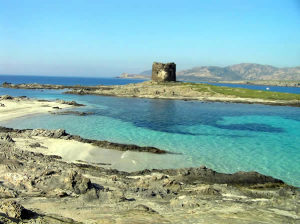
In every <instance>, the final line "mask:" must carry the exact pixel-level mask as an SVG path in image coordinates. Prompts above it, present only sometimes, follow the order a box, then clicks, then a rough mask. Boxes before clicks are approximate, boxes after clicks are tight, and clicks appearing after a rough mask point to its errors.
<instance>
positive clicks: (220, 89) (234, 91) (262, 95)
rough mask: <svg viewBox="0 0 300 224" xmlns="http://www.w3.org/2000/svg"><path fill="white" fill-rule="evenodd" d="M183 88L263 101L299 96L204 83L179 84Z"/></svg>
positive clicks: (298, 97) (297, 97)
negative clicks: (188, 87) (187, 87)
mask: <svg viewBox="0 0 300 224" xmlns="http://www.w3.org/2000/svg"><path fill="white" fill-rule="evenodd" d="M181 85H183V86H190V87H192V89H193V90H195V91H199V92H210V93H211V94H212V95H214V94H215V93H218V94H223V95H225V96H235V97H241V98H255V99H264V100H300V94H293V93H280V92H271V91H263V90H253V89H244V88H231V87H225V86H214V85H209V84H204V83H181Z"/></svg>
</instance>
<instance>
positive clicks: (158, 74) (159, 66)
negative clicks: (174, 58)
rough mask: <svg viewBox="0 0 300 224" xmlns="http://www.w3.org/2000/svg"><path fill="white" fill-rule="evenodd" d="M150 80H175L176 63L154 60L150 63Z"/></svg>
mask: <svg viewBox="0 0 300 224" xmlns="http://www.w3.org/2000/svg"><path fill="white" fill-rule="evenodd" d="M152 80H153V81H156V82H170V81H174V82H175V81H176V64H175V63H167V64H163V63H159V62H154V63H153V65H152Z"/></svg>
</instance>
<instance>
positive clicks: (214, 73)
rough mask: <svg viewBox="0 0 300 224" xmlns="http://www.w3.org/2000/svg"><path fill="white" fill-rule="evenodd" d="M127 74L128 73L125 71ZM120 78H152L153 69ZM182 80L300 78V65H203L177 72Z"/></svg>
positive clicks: (178, 77) (294, 79) (293, 79)
mask: <svg viewBox="0 0 300 224" xmlns="http://www.w3.org/2000/svg"><path fill="white" fill-rule="evenodd" d="M123 74H127V73H123ZM123 74H122V75H121V76H120V78H129V77H130V78H143V79H150V78H151V70H147V71H144V72H141V73H140V74H128V75H127V76H126V75H123ZM177 79H178V80H181V81H239V80H292V81H296V80H300V66H298V67H290V68H277V67H274V66H271V65H261V64H252V63H242V64H236V65H231V66H226V67H219V66H201V67H194V68H191V69H186V70H182V71H178V72H177Z"/></svg>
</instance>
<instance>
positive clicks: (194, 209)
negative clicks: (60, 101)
mask: <svg viewBox="0 0 300 224" xmlns="http://www.w3.org/2000/svg"><path fill="white" fill-rule="evenodd" d="M36 136H43V138H59V139H63V140H64V141H72V139H74V138H73V137H72V136H71V135H68V134H66V133H65V132H64V131H63V130H40V129H36V130H15V129H9V128H4V127H2V128H0V197H1V202H0V223H224V222H228V223H241V222H243V223H253V222H255V223H259V222H264V223H296V222H298V221H299V219H300V216H299V211H300V207H299V199H300V194H299V191H298V190H296V189H295V188H294V187H292V186H289V185H287V184H285V183H284V182H282V181H281V180H278V179H275V178H272V177H270V176H265V175H262V174H259V173H257V172H237V173H234V174H223V173H218V172H215V171H213V170H211V169H209V168H207V167H205V166H202V167H198V168H184V169H167V170H143V171H138V172H132V173H128V172H122V171H118V170H113V169H106V168H103V167H101V166H98V165H95V164H89V163H84V162H82V163H71V162H65V161H64V160H62V158H61V157H59V156H57V155H44V154H41V153H36V152H32V151H30V150H28V149H26V150H25V148H20V145H19V144H18V142H19V141H20V139H25V140H26V139H28V140H30V139H32V138H35V137H36ZM68 136H69V137H68ZM75 139H77V140H78V139H79V140H81V139H83V138H81V137H79V136H78V137H75ZM35 141H36V140H35ZM83 141H85V140H83ZM25 142H26V141H25ZM28 144H29V143H28ZM41 144H42V142H41ZM91 144H93V142H91ZM30 147H41V145H39V143H38V142H37V143H36V144H35V146H33V145H31V146H29V148H30ZM44 150H47V149H46V148H45V149H44ZM83 150H84V149H83Z"/></svg>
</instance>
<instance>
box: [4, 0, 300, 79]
mask: <svg viewBox="0 0 300 224" xmlns="http://www.w3.org/2000/svg"><path fill="white" fill-rule="evenodd" d="M153 61H159V62H175V63H176V64H177V70H182V69H188V68H192V67H195V66H209V65H215V66H227V65H232V64H238V63H259V64H269V65H273V66H277V67H293V66H300V0H184V1H183V0H181V1H179V0H151V1H148V0H144V1H143V0H126V1H125V0H120V1H117V0H26V1H25V0H0V74H21V75H55V76H56V75H63V76H99V77H101V76H117V75H120V73H122V72H128V73H140V72H142V71H144V70H149V69H151V66H152V63H153Z"/></svg>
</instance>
